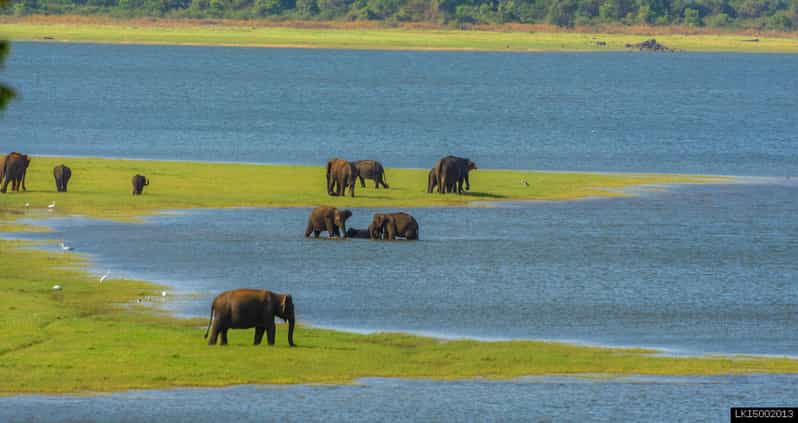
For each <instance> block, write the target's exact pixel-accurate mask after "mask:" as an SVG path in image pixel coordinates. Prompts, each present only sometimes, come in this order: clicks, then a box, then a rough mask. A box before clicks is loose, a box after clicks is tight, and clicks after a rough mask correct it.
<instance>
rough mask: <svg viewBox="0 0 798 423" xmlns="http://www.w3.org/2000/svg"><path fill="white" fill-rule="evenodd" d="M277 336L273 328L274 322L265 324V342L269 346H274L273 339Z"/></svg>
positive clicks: (275, 329)
mask: <svg viewBox="0 0 798 423" xmlns="http://www.w3.org/2000/svg"><path fill="white" fill-rule="evenodd" d="M276 335H277V328H276V327H275V326H274V321H273V320H272V321H271V322H266V338H267V339H266V341H267V342H268V343H269V345H274V338H275V336H276Z"/></svg>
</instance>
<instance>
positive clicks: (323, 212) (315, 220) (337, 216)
mask: <svg viewBox="0 0 798 423" xmlns="http://www.w3.org/2000/svg"><path fill="white" fill-rule="evenodd" d="M350 217H352V212H351V211H349V210H338V209H336V208H335V207H316V208H315V209H313V211H311V212H310V217H308V225H307V227H306V228H305V238H308V237H310V234H311V233H313V237H314V238H318V237H319V233H321V231H327V233H328V234H329V237H330V238H338V237H339V236H342V237H343V238H346V237H347V235H346V219H349V218H350Z"/></svg>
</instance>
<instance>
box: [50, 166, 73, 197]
mask: <svg viewBox="0 0 798 423" xmlns="http://www.w3.org/2000/svg"><path fill="white" fill-rule="evenodd" d="M53 176H54V177H55V189H56V191H58V192H67V184H69V179H70V178H71V177H72V169H70V168H69V167H67V166H64V165H58V166H56V167H54V168H53Z"/></svg>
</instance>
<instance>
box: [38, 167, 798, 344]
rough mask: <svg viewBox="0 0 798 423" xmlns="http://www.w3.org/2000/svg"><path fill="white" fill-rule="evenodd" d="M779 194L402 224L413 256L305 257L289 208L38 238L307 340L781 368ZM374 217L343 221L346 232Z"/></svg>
mask: <svg viewBox="0 0 798 423" xmlns="http://www.w3.org/2000/svg"><path fill="white" fill-rule="evenodd" d="M796 194H798V185H795V184H791V183H781V184H773V183H772V184H756V185H748V184H732V185H723V186H695V187H682V188H675V189H674V190H673V191H665V192H653V193H648V194H645V195H643V196H641V197H635V198H627V199H609V200H590V201H577V202H545V203H531V204H526V205H525V206H523V207H508V208H488V209H467V208H453V209H415V210H410V211H411V213H412V214H414V215H415V216H416V218H417V219H418V221H419V222H420V224H421V239H422V241H420V242H416V243H413V242H394V243H388V242H372V241H367V240H349V241H340V242H330V241H313V240H305V239H303V237H302V234H303V228H304V226H305V221H306V218H307V214H308V210H307V209H238V210H198V211H190V212H185V213H182V214H168V215H163V216H159V217H155V218H152V219H149V220H148V222H147V223H144V224H120V223H113V222H100V221H95V220H87V219H63V220H48V221H47V223H48V224H52V225H53V226H54V227H55V228H56V229H57V230H58V231H60V234H58V235H56V236H57V237H63V238H65V239H67V240H68V242H69V244H70V245H73V246H74V247H76V249H77V251H78V252H83V253H91V254H93V255H94V260H95V262H96V266H97V268H98V272H99V273H100V274H102V273H104V271H105V269H107V268H110V269H112V271H113V272H114V273H115V274H117V275H120V274H122V275H128V276H130V277H138V278H143V279H148V280H155V281H161V282H165V283H167V284H170V285H172V286H174V287H175V289H176V290H178V291H183V292H196V293H200V294H201V296H200V298H196V297H193V298H190V299H185V300H178V299H172V298H167V301H166V302H167V304H169V306H170V307H172V308H173V309H174V310H175V311H176V312H178V313H180V314H188V315H197V316H201V317H206V316H207V315H208V310H209V303H210V298H211V297H212V296H213V295H214V294H216V293H218V292H220V291H223V290H227V289H231V288H237V287H263V288H268V289H272V290H275V291H278V292H290V293H292V294H293V295H294V298H295V302H296V304H297V313H298V316H299V317H300V320H301V321H303V322H305V323H309V324H312V325H316V326H323V327H332V328H342V329H348V330H357V331H376V330H392V331H411V332H416V333H424V334H432V335H438V336H454V337H457V336H467V337H476V338H488V339H506V338H534V339H556V340H566V341H573V342H586V343H593V344H608V345H635V346H638V345H639V346H652V347H659V348H664V349H667V350H669V352H673V353H690V354H701V353H713V352H714V353H756V354H776V355H785V354H795V352H796V351H798V337H796V336H790V335H789V334H794V333H795V332H794V331H795V327H796V326H798V295H796V294H798V286H796V284H795V281H796V280H798V267H796V266H795V257H797V256H798V219H796V218H795V216H796V215H798V214H797V212H798V195H796ZM375 211H379V210H374V209H355V210H354V216H353V217H352V219H351V220H350V226H355V227H365V226H366V225H367V224H368V222H369V221H370V218H371V215H372V213H374V212H375ZM29 236H31V237H52V236H53V235H46V234H45V235H29ZM231 336H233V337H235V336H246V337H250V336H251V334H249V333H246V334H243V333H241V332H238V333H236V332H233V333H232V334H231ZM299 336H301V335H299Z"/></svg>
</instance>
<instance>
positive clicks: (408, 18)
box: [2, 0, 798, 31]
mask: <svg viewBox="0 0 798 423" xmlns="http://www.w3.org/2000/svg"><path fill="white" fill-rule="evenodd" d="M2 12H3V13H5V14H14V15H26V14H33V13H45V14H106V15H112V16H117V17H139V16H158V17H188V18H233V19H259V18H269V19H301V20H381V21H387V22H388V23H395V22H435V23H443V24H451V25H466V24H500V23H507V22H520V23H544V22H545V23H552V24H555V25H560V26H572V25H597V24H626V25H633V24H649V25H687V26H710V27H736V28H757V29H766V30H787V31H789V30H793V29H798V0H10V2H9V4H8V5H6V6H5V7H4V8H3V9H2Z"/></svg>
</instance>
